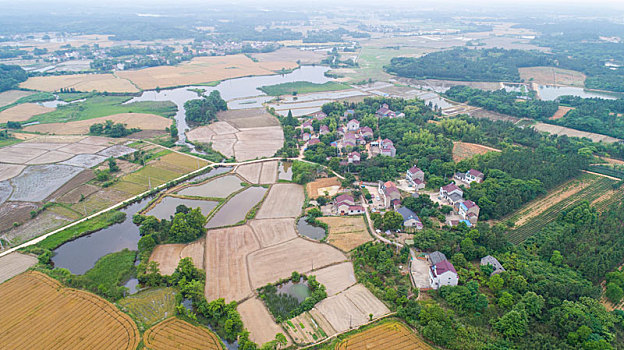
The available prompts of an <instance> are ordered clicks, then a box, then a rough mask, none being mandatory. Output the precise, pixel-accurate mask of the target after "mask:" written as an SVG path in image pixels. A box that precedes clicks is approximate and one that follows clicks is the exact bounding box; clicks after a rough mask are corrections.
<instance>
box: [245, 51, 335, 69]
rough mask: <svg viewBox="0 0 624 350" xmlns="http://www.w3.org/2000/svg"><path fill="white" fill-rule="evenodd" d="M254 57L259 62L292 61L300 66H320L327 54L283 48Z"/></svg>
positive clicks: (257, 54)
mask: <svg viewBox="0 0 624 350" xmlns="http://www.w3.org/2000/svg"><path fill="white" fill-rule="evenodd" d="M252 57H253V58H255V59H257V60H258V61H261V62H264V61H282V60H286V61H291V62H299V64H303V65H309V64H320V63H321V61H322V60H323V59H324V58H326V57H327V53H325V52H318V51H312V50H305V51H304V50H299V49H297V48H293V47H283V48H281V49H279V50H276V51H273V52H267V53H254V54H252Z"/></svg>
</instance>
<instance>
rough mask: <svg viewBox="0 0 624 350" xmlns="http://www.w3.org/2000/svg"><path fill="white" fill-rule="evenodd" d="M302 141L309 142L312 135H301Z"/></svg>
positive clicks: (305, 133)
mask: <svg viewBox="0 0 624 350" xmlns="http://www.w3.org/2000/svg"><path fill="white" fill-rule="evenodd" d="M301 139H302V140H303V141H308V140H309V139H310V133H307V132H304V133H303V135H301Z"/></svg>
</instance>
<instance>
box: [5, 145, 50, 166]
mask: <svg viewBox="0 0 624 350" xmlns="http://www.w3.org/2000/svg"><path fill="white" fill-rule="evenodd" d="M17 146H20V144H17V145H13V146H9V147H4V148H0V159H2V162H3V163H13V164H25V163H26V162H28V161H29V160H31V159H34V158H36V157H38V156H40V155H42V154H44V153H46V152H47V151H46V150H45V149H40V148H36V147H29V146H21V147H17Z"/></svg>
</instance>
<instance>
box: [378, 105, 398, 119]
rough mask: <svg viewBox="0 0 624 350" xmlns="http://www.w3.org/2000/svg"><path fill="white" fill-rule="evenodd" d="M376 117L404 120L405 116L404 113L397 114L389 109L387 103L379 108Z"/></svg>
mask: <svg viewBox="0 0 624 350" xmlns="http://www.w3.org/2000/svg"><path fill="white" fill-rule="evenodd" d="M375 115H376V116H377V118H403V117H405V114H403V113H399V114H397V113H396V112H394V111H393V110H391V109H390V108H388V104H387V103H384V104H383V105H381V107H379V109H378V110H377V111H376V112H375Z"/></svg>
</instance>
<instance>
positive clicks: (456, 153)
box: [453, 141, 500, 162]
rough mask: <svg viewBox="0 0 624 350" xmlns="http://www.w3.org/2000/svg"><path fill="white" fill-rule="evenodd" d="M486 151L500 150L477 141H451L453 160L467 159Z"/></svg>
mask: <svg viewBox="0 0 624 350" xmlns="http://www.w3.org/2000/svg"><path fill="white" fill-rule="evenodd" d="M488 152H500V150H498V149H496V148H492V147H488V146H484V145H479V144H477V143H469V142H461V141H455V142H453V161H455V162H459V161H461V160H464V159H469V158H472V157H474V156H475V155H477V154H485V153H488Z"/></svg>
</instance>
